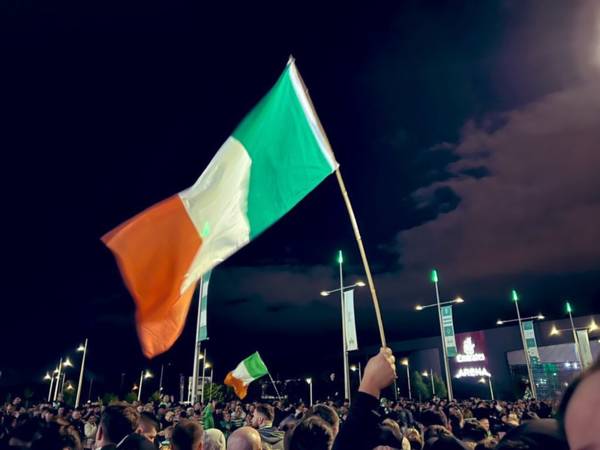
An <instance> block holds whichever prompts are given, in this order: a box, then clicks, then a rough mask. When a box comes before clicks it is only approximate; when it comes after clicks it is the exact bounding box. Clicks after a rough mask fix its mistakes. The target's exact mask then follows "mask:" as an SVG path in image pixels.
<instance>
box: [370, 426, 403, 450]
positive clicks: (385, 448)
mask: <svg viewBox="0 0 600 450" xmlns="http://www.w3.org/2000/svg"><path fill="white" fill-rule="evenodd" d="M404 441H405V439H404V438H403V437H402V433H401V432H400V426H399V425H398V424H397V423H396V422H394V421H393V420H391V419H385V420H384V421H383V423H382V424H380V425H379V436H378V437H377V447H375V449H374V450H401V449H403V448H405V447H406V446H408V447H410V443H409V442H408V441H406V442H404Z"/></svg>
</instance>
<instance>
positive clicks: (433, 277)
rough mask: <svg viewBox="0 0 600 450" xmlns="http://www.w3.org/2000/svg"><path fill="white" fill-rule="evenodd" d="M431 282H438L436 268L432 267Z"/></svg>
mask: <svg viewBox="0 0 600 450" xmlns="http://www.w3.org/2000/svg"><path fill="white" fill-rule="evenodd" d="M431 282H432V283H437V282H438V274H437V270H435V269H433V270H432V271H431Z"/></svg>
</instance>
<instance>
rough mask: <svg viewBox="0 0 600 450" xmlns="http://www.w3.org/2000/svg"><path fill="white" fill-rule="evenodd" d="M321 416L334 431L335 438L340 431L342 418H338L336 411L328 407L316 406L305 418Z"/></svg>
mask: <svg viewBox="0 0 600 450" xmlns="http://www.w3.org/2000/svg"><path fill="white" fill-rule="evenodd" d="M310 416H319V417H320V418H321V419H323V420H324V421H325V422H327V423H328V424H329V425H330V426H331V430H332V431H333V437H334V438H335V437H336V436H337V434H338V432H339V431H340V418H339V417H338V415H337V413H336V412H335V409H333V408H332V407H331V406H327V405H322V404H319V405H314V406H312V407H311V408H310V409H309V410H308V411H307V412H306V416H305V417H310Z"/></svg>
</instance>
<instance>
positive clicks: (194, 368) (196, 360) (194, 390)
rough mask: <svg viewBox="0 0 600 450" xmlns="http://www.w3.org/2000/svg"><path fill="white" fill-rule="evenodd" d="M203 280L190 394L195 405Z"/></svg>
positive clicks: (199, 291)
mask: <svg viewBox="0 0 600 450" xmlns="http://www.w3.org/2000/svg"><path fill="white" fill-rule="evenodd" d="M202 280H203V279H202V278H200V282H199V283H198V318H197V321H196V335H195V336H194V365H193V369H192V394H191V396H190V399H191V403H192V405H194V404H195V403H196V400H197V399H198V372H199V367H198V361H199V359H198V358H200V345H201V344H200V340H199V339H198V336H199V335H200V312H201V311H202V284H203V281H202Z"/></svg>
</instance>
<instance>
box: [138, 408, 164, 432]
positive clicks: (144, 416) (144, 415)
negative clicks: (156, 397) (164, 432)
mask: <svg viewBox="0 0 600 450" xmlns="http://www.w3.org/2000/svg"><path fill="white" fill-rule="evenodd" d="M140 422H144V423H147V424H149V425H150V426H152V427H153V428H155V429H156V431H159V430H160V424H159V423H158V419H157V418H156V416H155V415H154V414H152V413H151V412H148V411H143V412H141V413H140Z"/></svg>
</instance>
